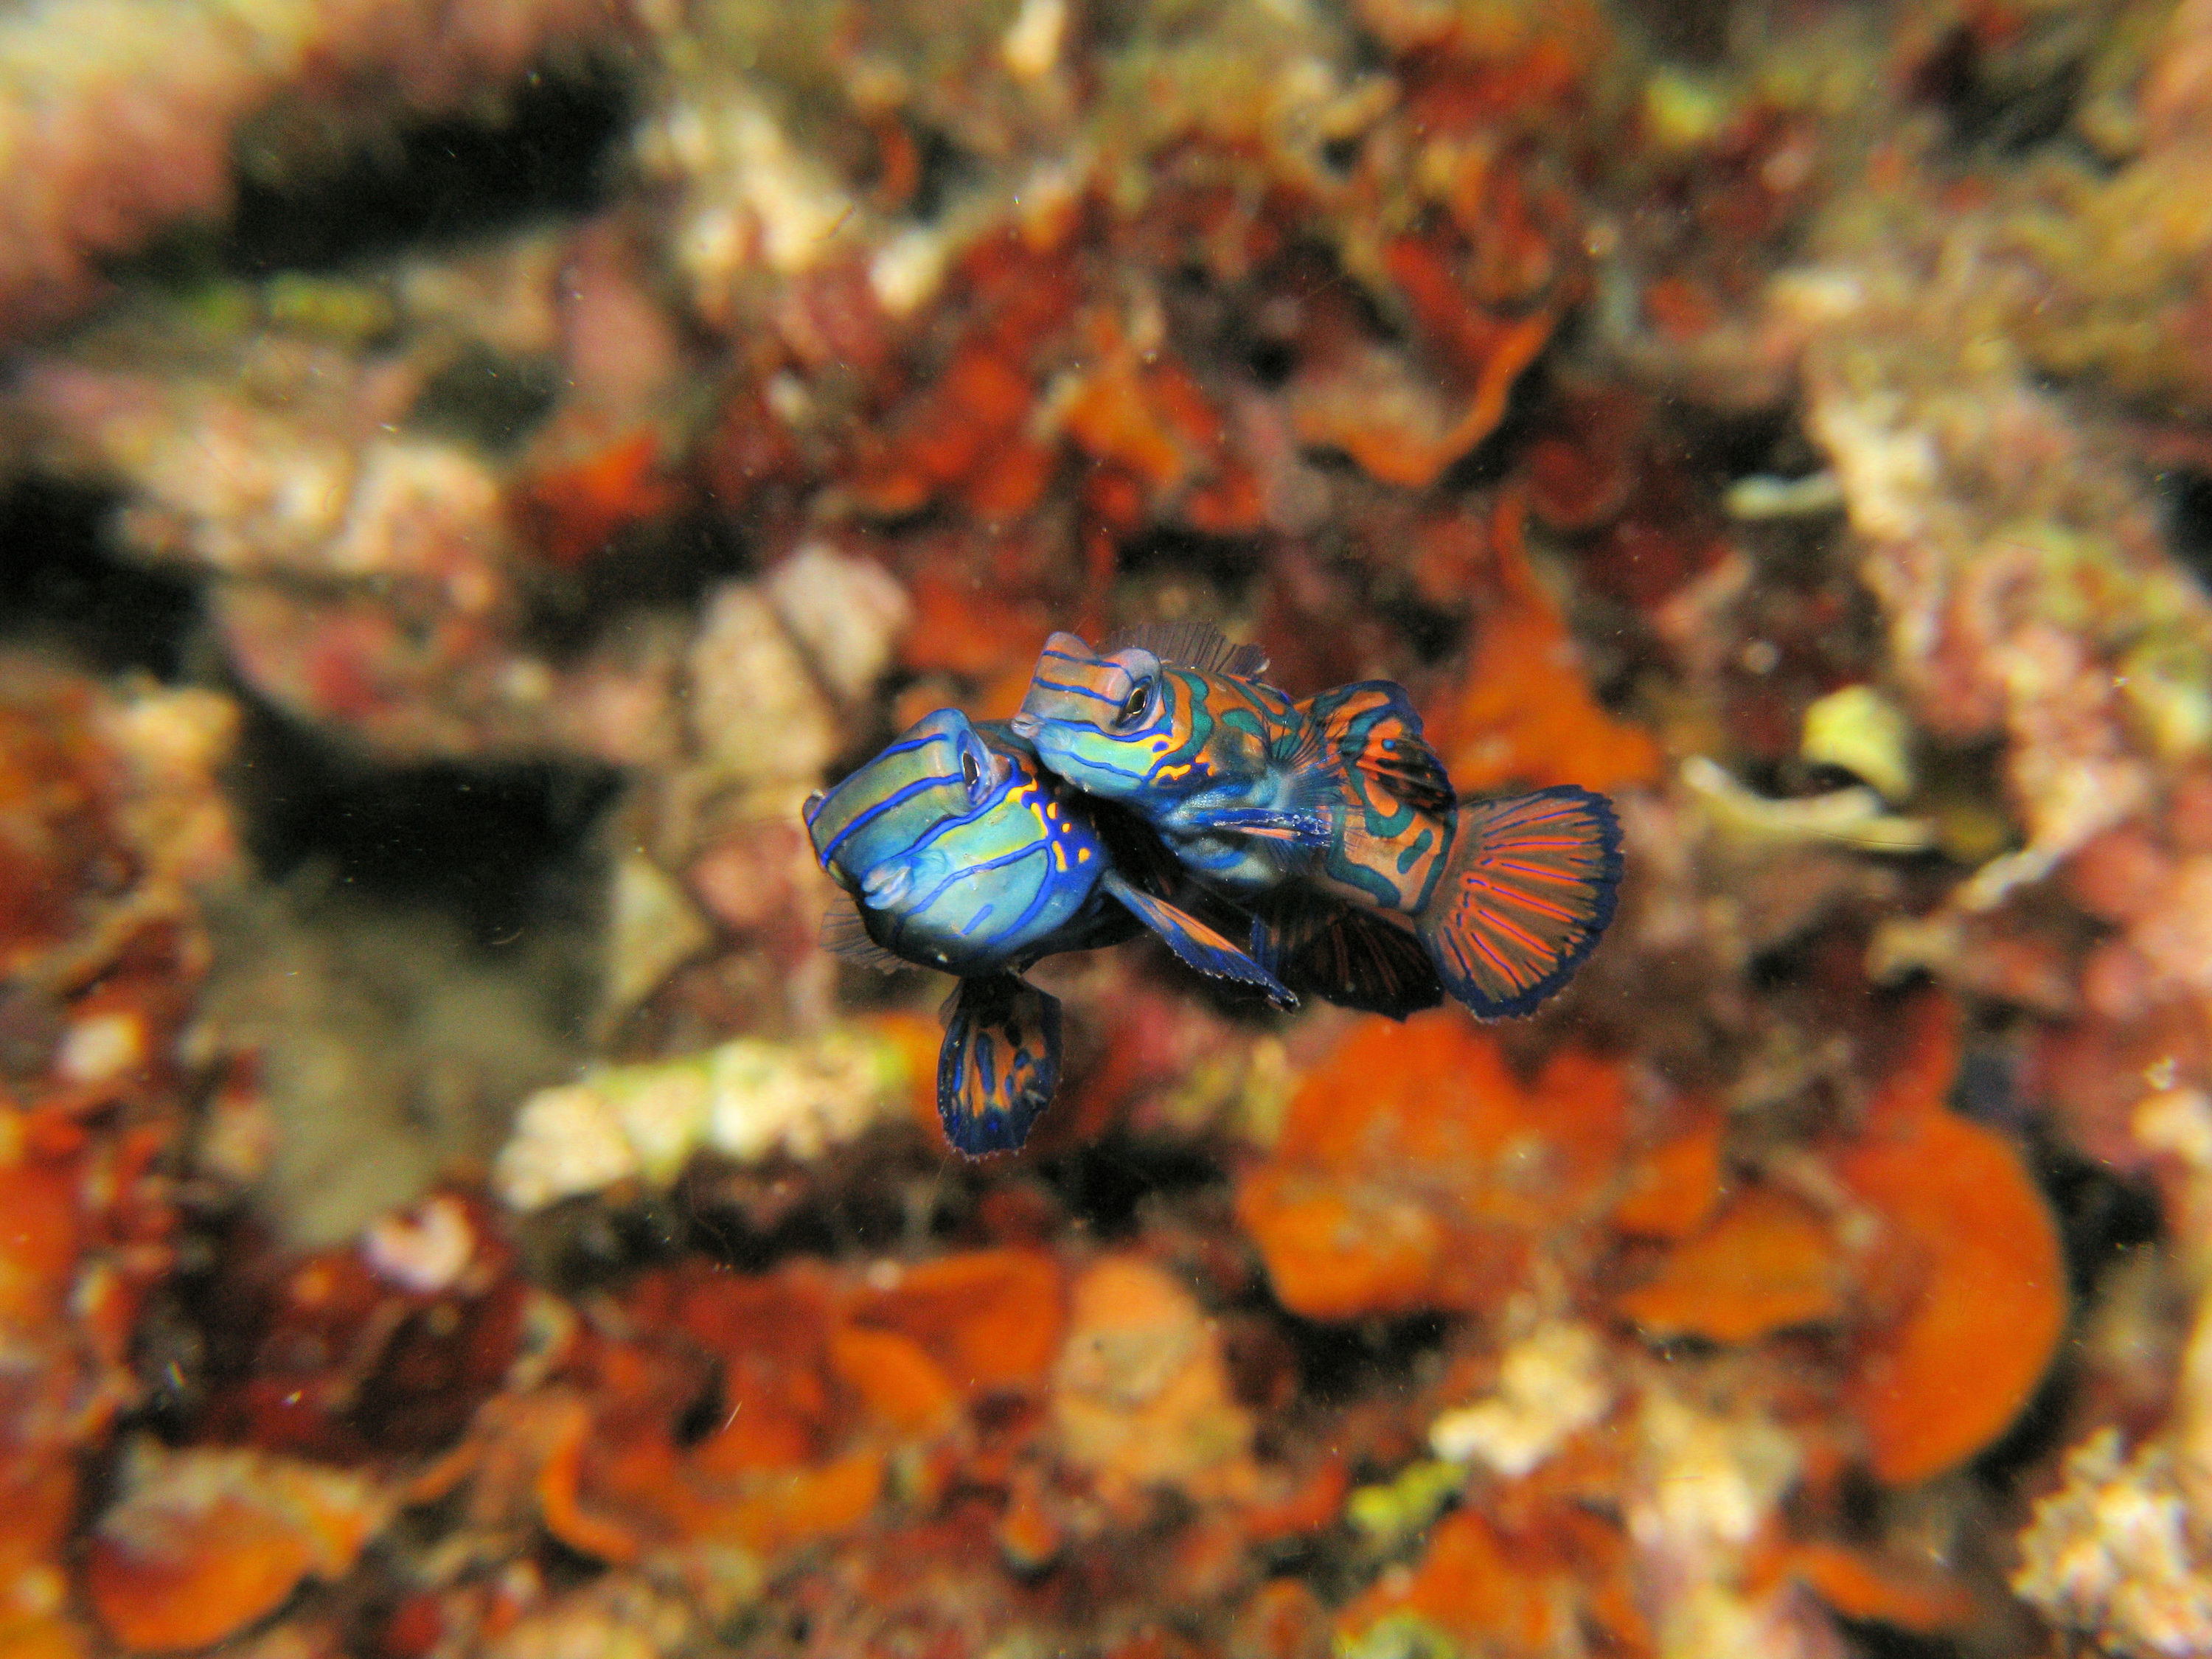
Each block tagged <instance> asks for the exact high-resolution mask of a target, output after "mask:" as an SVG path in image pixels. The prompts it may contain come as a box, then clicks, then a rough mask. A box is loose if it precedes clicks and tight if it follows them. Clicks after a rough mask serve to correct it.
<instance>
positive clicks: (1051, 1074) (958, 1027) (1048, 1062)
mask: <svg viewBox="0 0 2212 1659" xmlns="http://www.w3.org/2000/svg"><path fill="white" fill-rule="evenodd" d="M1059 1086H1060V1002H1059V1000H1058V999H1057V998H1054V997H1049V996H1047V995H1046V994H1044V993H1043V992H1042V991H1040V990H1038V989H1037V988H1036V987H1035V986H1034V985H1027V984H1024V982H1023V981H1020V980H1018V979H1016V978H1015V977H1014V976H1013V975H1012V974H990V975H985V976H983V977H981V978H979V979H963V980H962V981H960V987H959V988H958V989H957V990H956V991H955V992H953V994H952V995H951V998H950V999H949V1000H947V1001H946V1003H945V1047H944V1048H942V1049H940V1050H939V1053H938V1056H937V1115H938V1116H939V1117H940V1118H941V1119H943V1120H944V1122H945V1139H947V1140H949V1141H951V1143H952V1145H953V1146H954V1148H955V1149H956V1150H957V1151H959V1152H965V1153H966V1154H967V1155H968V1156H969V1157H970V1158H981V1157H982V1156H983V1154H984V1153H986V1152H1018V1151H1019V1150H1020V1149H1021V1145H1022V1143H1023V1142H1024V1141H1025V1140H1027V1139H1029V1136H1030V1125H1031V1124H1032V1123H1035V1122H1036V1120H1037V1115H1038V1114H1039V1113H1041V1112H1042V1111H1043V1110H1044V1109H1045V1108H1046V1107H1048V1106H1049V1105H1050V1104H1052V1097H1053V1091H1054V1090H1056V1089H1057V1088H1059Z"/></svg>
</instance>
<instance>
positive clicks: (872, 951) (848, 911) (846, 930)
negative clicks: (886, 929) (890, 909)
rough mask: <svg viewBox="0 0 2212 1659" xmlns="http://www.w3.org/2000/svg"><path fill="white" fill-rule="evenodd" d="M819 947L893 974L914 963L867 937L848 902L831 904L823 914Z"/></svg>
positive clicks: (848, 959) (831, 953)
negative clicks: (895, 954) (820, 944)
mask: <svg viewBox="0 0 2212 1659" xmlns="http://www.w3.org/2000/svg"><path fill="white" fill-rule="evenodd" d="M822 948H823V950H825V951H828V952H829V954H830V955H831V956H833V957H837V958H839V959H840V960H841V961H844V962H850V963H858V964H859V965H860V967H863V968H872V969H875V970H876V971H877V972H878V973H879V974H896V973H897V972H898V971H899V970H900V969H902V968H911V967H913V966H914V963H910V962H908V961H907V960H905V959H904V958H903V957H897V956H894V955H893V954H892V953H891V952H890V951H886V950H884V947H883V946H882V945H878V944H877V943H876V942H875V940H873V939H870V938H869V937H868V929H867V925H866V923H865V922H863V921H861V920H860V913H859V912H858V911H856V910H854V908H852V907H851V906H850V905H848V904H833V905H831V906H830V907H829V910H828V911H827V912H825V913H824V914H823V918H822Z"/></svg>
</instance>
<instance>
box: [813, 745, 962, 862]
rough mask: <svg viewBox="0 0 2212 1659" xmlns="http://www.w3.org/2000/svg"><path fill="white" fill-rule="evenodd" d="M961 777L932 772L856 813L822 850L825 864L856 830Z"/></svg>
mask: <svg viewBox="0 0 2212 1659" xmlns="http://www.w3.org/2000/svg"><path fill="white" fill-rule="evenodd" d="M920 746H921V745H920V744H915V747H917V748H919V747H920ZM959 776H960V775H959V774H958V773H957V772H931V773H928V774H926V775H923V776H921V777H919V778H916V779H915V781H913V782H912V783H909V784H908V785H907V786H905V787H903V788H901V789H897V790H894V791H893V792H892V793H890V794H889V795H886V796H885V797H884V799H881V800H879V801H878V802H877V803H876V804H875V805H872V806H870V807H866V808H865V809H864V810H862V811H859V812H856V813H854V815H853V818H852V821H851V822H850V823H848V824H846V826H845V827H844V828H843V829H840V830H839V831H838V832H837V833H836V835H834V836H831V837H830V838H829V845H828V846H827V847H825V848H823V849H822V862H823V865H824V866H827V865H828V864H829V860H831V859H833V858H835V857H836V855H837V849H838V848H840V847H842V846H843V845H844V844H845V839H846V837H847V836H850V835H851V834H852V833H853V832H854V830H856V829H861V828H863V827H864V826H866V825H867V824H869V823H872V822H874V820H876V819H877V818H879V817H882V816H883V815H884V813H886V812H888V811H890V810H891V809H892V808H893V807H895V806H896V805H899V804H900V803H901V802H902V801H908V800H911V799H914V798H915V796H916V795H918V794H920V793H921V792H922V791H923V790H925V789H935V788H939V787H942V786H943V785H945V784H947V783H953V782H957V781H958V780H959Z"/></svg>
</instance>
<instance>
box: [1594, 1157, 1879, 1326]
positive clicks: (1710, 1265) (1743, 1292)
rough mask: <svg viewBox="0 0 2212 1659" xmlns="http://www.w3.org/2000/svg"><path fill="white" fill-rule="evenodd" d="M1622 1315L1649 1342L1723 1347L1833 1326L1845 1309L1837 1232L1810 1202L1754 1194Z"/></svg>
mask: <svg viewBox="0 0 2212 1659" xmlns="http://www.w3.org/2000/svg"><path fill="white" fill-rule="evenodd" d="M1613 1306H1614V1307H1615V1308H1617V1309H1618V1310H1620V1312H1621V1313H1623V1314H1625V1315H1626V1316H1628V1317H1629V1318H1630V1319H1632V1320H1633V1321H1634V1322H1636V1325H1637V1328H1638V1329H1640V1330H1642V1331H1644V1333H1646V1334H1649V1335H1651V1336H1655V1337H1662V1338H1663V1337H1671V1336H1702V1337H1705V1338H1707V1339H1709V1340H1711V1341H1715V1342H1748V1341H1751V1340H1754V1339H1756V1338H1758V1337H1761V1336H1764V1335H1765V1334H1768V1333H1769V1332H1771V1331H1778V1330H1786V1329H1788V1328H1790V1327H1791V1326H1793V1325H1804V1324H1812V1323H1816V1322H1820V1321H1823V1320H1829V1319H1832V1318H1834V1317H1835V1316H1836V1315H1837V1314H1838V1313H1839V1312H1840V1311H1841V1310H1842V1307H1843V1275H1842V1272H1841V1270H1840V1267H1839V1265H1838V1242H1837V1239H1836V1236H1835V1231H1834V1229H1833V1228H1832V1226H1831V1225H1829V1224H1828V1222H1827V1221H1826V1218H1823V1217H1822V1216H1821V1215H1820V1213H1819V1212H1817V1211H1815V1210H1814V1208H1813V1207H1812V1206H1810V1205H1808V1204H1806V1203H1804V1202H1803V1201H1802V1200H1796V1199H1792V1198H1790V1197H1789V1196H1788V1195H1786V1194H1780V1193H1776V1192H1773V1191H1771V1189H1769V1188H1761V1187H1753V1188H1746V1189H1745V1190H1743V1191H1742V1192H1740V1193H1738V1194H1736V1195H1735V1197H1734V1198H1733V1199H1731V1200H1729V1203H1728V1205H1727V1206H1726V1207H1725V1208H1723V1210H1722V1211H1721V1212H1720V1214H1719V1215H1718V1216H1717V1217H1716V1218H1714V1219H1713V1221H1712V1223H1711V1225H1709V1226H1707V1227H1705V1228H1704V1229H1702V1230H1700V1231H1697V1232H1695V1233H1693V1234H1692V1235H1691V1236H1689V1237H1686V1238H1685V1239H1683V1240H1682V1242H1681V1243H1678V1244H1676V1245H1675V1246H1674V1248H1673V1249H1670V1250H1668V1253H1667V1255H1666V1256H1665V1257H1664V1259H1663V1260H1662V1262H1661V1264H1660V1266H1659V1268H1658V1270H1657V1271H1656V1273H1653V1274H1651V1276H1650V1277H1649V1278H1647V1279H1644V1280H1643V1281H1642V1282H1641V1283H1639V1284H1638V1285H1636V1286H1635V1287H1634V1288H1632V1289H1631V1290H1628V1291H1623V1292H1622V1293H1621V1294H1620V1296H1618V1297H1615V1298H1614V1299H1613Z"/></svg>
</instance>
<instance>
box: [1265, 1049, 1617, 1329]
mask: <svg viewBox="0 0 2212 1659" xmlns="http://www.w3.org/2000/svg"><path fill="white" fill-rule="evenodd" d="M1625 1133H1626V1100H1625V1097H1624V1095H1623V1092H1622V1087H1621V1082H1620V1076H1619V1074H1618V1073H1617V1072H1616V1071H1615V1070H1614V1069H1613V1067H1612V1066H1610V1065H1609V1064H1608V1063H1607V1062H1606V1061H1604V1060H1599V1059H1597V1058H1595V1057H1594V1056H1591V1055H1589V1054H1583V1053H1580V1052H1577V1051H1575V1050H1571V1049H1569V1050H1562V1051H1561V1052H1560V1053H1559V1054H1556V1055H1554V1056H1553V1058H1552V1060H1549V1061H1548V1062H1547V1064H1546V1065H1545V1066H1544V1067H1543V1068H1542V1070H1541V1072H1540V1073H1538V1075H1537V1076H1536V1078H1535V1079H1534V1082H1533V1083H1530V1084H1524V1083H1522V1080H1521V1079H1519V1078H1518V1077H1517V1076H1516V1075H1515V1074H1514V1073H1513V1071H1512V1069H1511V1068H1510V1066H1508V1065H1507V1064H1506V1061H1505V1059H1504V1054H1502V1052H1501V1051H1500V1050H1499V1048H1498V1046H1497V1043H1496V1042H1495V1041H1494V1040H1493V1039H1492V1038H1491V1037H1489V1036H1486V1035H1484V1034H1482V1033H1480V1032H1478V1031H1477V1030H1475V1029H1474V1027H1473V1026H1472V1025H1471V1024H1469V1023H1468V1020H1467V1019H1466V1018H1465V1016H1464V1015H1462V1014H1460V1013H1458V1012H1456V1011H1442V1012H1435V1013H1430V1014H1420V1015H1416V1016H1414V1017H1413V1018H1411V1019H1408V1020H1407V1021H1406V1022H1405V1024H1403V1025H1402V1026H1401V1025H1398V1024H1393V1023H1391V1022H1388V1021H1384V1020H1381V1019H1370V1020H1366V1021H1364V1022H1362V1023H1361V1024H1358V1026H1356V1027H1355V1028H1354V1029H1353V1030H1352V1034H1351V1035H1350V1036H1348V1037H1347V1038H1346V1040H1345V1042H1343V1043H1342V1044H1341V1045H1340V1047H1339V1048H1337V1050H1336V1051H1335V1053H1334V1055H1333V1056H1332V1057H1331V1058H1330V1060H1328V1063H1326V1064H1325V1065H1323V1066H1321V1067H1319V1068H1318V1069H1316V1071H1315V1072H1314V1073H1312V1074H1311V1075H1310V1076H1309V1077H1308V1078H1307V1079H1306V1080H1305V1082H1304V1085H1302V1086H1301V1087H1300V1089H1299V1091H1298V1092H1297V1095H1296V1096H1295V1097H1293V1098H1292V1100H1291V1105H1290V1109H1289V1112H1288V1115H1287V1116H1286V1117H1285V1121H1284V1125H1283V1130H1282V1134H1281V1137H1280V1139H1279V1141H1278V1143H1277V1145H1276V1146H1275V1148H1274V1150H1273V1153H1272V1155H1271V1156H1270V1158H1268V1160H1267V1162H1266V1163H1265V1164H1261V1165H1259V1166H1258V1167H1256V1168H1255V1169H1254V1170H1250V1171H1249V1172H1247V1173H1246V1175H1245V1176H1243V1178H1242V1179H1241V1180H1240V1181H1239V1182H1238V1184H1237V1217H1238V1219H1239V1220H1240V1221H1241V1222H1242V1224H1243V1225H1244V1227H1245V1228H1246V1230H1247V1231H1249V1232H1250V1233H1251V1234H1252V1236H1253V1237H1254V1239H1255V1242H1256V1243H1258V1245H1259V1247H1260V1251H1261V1256H1262V1257H1263V1259H1265V1261H1267V1267H1268V1273H1269V1276H1270V1278H1271V1279H1272V1281H1273V1285H1274V1290H1275V1294H1276V1295H1277V1297H1279V1298H1280V1299H1281V1300H1282V1302H1283V1304H1284V1305H1285V1306H1286V1307H1288V1308H1290V1309H1291V1310H1293V1311H1295V1312H1297V1313H1300V1314H1303V1315H1304V1316H1307V1317H1309V1318H1319V1319H1346V1318H1351V1317H1354V1316H1358V1315H1363V1314H1370V1313H1404V1312H1410V1311H1412V1310H1414V1309H1417V1308H1424V1307H1461V1308H1469V1309H1472V1308H1476V1307H1480V1306H1483V1305H1485V1304H1487V1303H1488V1302H1490V1301H1491V1300H1492V1298H1493V1297H1496V1296H1498V1295H1499V1294H1500V1293H1502V1291H1504V1288H1505V1286H1507V1285H1510V1283H1511V1282H1512V1281H1513V1279H1514V1278H1515V1277H1516V1274H1517V1273H1518V1272H1519V1270H1520V1266H1521V1264H1522V1261H1524V1260H1525V1258H1526V1256H1527V1255H1528V1251H1529V1250H1530V1249H1532V1248H1534V1247H1536V1246H1538V1245H1540V1244H1541V1243H1544V1242H1546V1241H1547V1239H1548V1238H1549V1237H1550V1236H1551V1235H1552V1233H1553V1231H1555V1230H1558V1229H1561V1228H1564V1227H1566V1226H1569V1225H1573V1224H1576V1223H1578V1222H1581V1221H1583V1220H1586V1219H1587V1218H1588V1217H1589V1214H1590V1212H1591V1210H1592V1208H1593V1207H1594V1206H1595V1201H1596V1199H1597V1197H1598V1194H1599V1192H1600V1190H1601V1184H1602V1183H1603V1182H1605V1180H1606V1179H1607V1176H1609V1174H1610V1173H1611V1168H1612V1162H1613V1158H1615V1157H1616V1156H1617V1155H1618V1153H1619V1152H1620V1147H1621V1145H1622V1138H1623V1136H1624V1135H1625Z"/></svg>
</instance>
